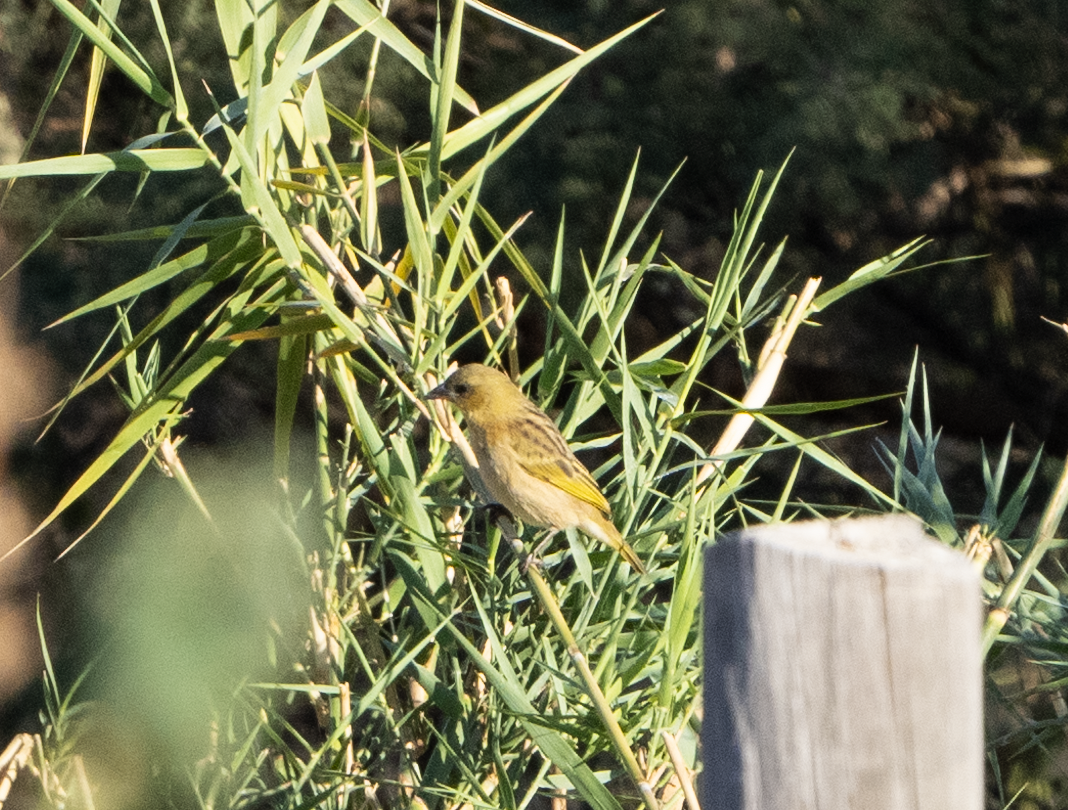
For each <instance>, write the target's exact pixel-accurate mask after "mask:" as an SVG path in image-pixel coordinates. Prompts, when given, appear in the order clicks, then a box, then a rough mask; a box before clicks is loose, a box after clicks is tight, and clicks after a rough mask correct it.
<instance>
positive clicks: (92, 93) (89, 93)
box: [82, 0, 122, 153]
mask: <svg viewBox="0 0 1068 810" xmlns="http://www.w3.org/2000/svg"><path fill="white" fill-rule="evenodd" d="M121 4H122V0H102V2H101V9H100V20H99V21H98V22H97V28H98V29H99V31H100V33H101V35H102V36H104V37H106V38H107V39H108V40H110V39H111V26H112V24H113V23H112V22H111V21H113V20H114V19H115V15H116V14H117V13H118V10H119V6H120V5H121ZM105 18H106V20H105ZM106 64H107V63H106V61H105V57H104V52H103V51H102V50H100V48H98V47H94V48H93V56H92V59H91V60H90V63H89V81H88V83H87V85H86V90H85V115H84V117H83V119H82V152H83V153H84V152H85V144H86V142H87V141H88V140H89V130H90V129H91V128H92V124H93V113H94V111H95V110H96V101H97V97H98V96H99V94H100V83H101V81H102V80H103V78H104V67H105V65H106Z"/></svg>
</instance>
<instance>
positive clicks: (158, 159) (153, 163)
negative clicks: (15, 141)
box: [0, 147, 208, 180]
mask: <svg viewBox="0 0 1068 810" xmlns="http://www.w3.org/2000/svg"><path fill="white" fill-rule="evenodd" d="M207 162H208V153H207V152H204V151H203V150H201V149H193V148H190V147H177V148H173V149H132V150H129V151H125V150H124V151H122V152H108V153H106V154H93V155H69V156H66V157H54V158H44V159H42V160H31V161H29V162H28V163H13V164H11V165H7V166H0V180H4V179H7V178H10V177H57V176H60V175H77V174H101V173H107V172H138V173H140V172H184V171H189V170H190V169H199V168H200V167H201V166H204V165H205V164H206V163H207Z"/></svg>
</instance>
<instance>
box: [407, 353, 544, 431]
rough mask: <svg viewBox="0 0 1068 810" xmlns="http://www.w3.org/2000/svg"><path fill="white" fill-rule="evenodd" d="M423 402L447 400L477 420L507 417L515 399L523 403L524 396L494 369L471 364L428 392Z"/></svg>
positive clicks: (465, 414) (462, 367)
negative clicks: (502, 415) (497, 415)
mask: <svg viewBox="0 0 1068 810" xmlns="http://www.w3.org/2000/svg"><path fill="white" fill-rule="evenodd" d="M426 398H427V399H444V400H447V401H449V402H451V403H452V404H453V405H455V406H456V407H457V408H459V409H460V410H461V411H462V412H463V414H464V416H467V417H469V418H470V417H472V416H474V417H475V418H476V419H478V418H480V417H481V418H486V417H492V416H493V415H495V414H499V413H508V412H509V411H510V410H511V409H512V403H514V402H515V401H516V399H517V398H518V399H519V400H522V399H523V393H522V392H521V391H520V390H519V389H518V388H517V387H516V386H515V384H513V383H512V381H511V380H510V379H508V377H506V376H505V375H504V374H502V373H501V372H499V371H497V370H496V369H492V368H489V367H488V366H484V365H482V364H480V363H470V364H468V365H466V366H461V367H460V368H458V369H457V370H456V371H454V372H453V373H452V374H451V375H449V377H448V379H446V380H445V382H443V383H442V384H441V385H439V386H438V387H437V388H434V389H433V390H431V391H430V392H428V393H427V395H426Z"/></svg>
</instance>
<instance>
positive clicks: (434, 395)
mask: <svg viewBox="0 0 1068 810" xmlns="http://www.w3.org/2000/svg"><path fill="white" fill-rule="evenodd" d="M423 399H449V392H448V391H446V390H445V383H442V384H441V385H439V386H438V387H437V388H432V389H430V390H429V391H427V392H426V394H425V395H424V396H423Z"/></svg>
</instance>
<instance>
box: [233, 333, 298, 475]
mask: <svg viewBox="0 0 1068 810" xmlns="http://www.w3.org/2000/svg"><path fill="white" fill-rule="evenodd" d="M283 324H285V321H283ZM239 334H240V333H239ZM234 337H237V336H236V335H235V336H234ZM307 359H308V341H307V338H306V337H305V336H304V335H285V336H283V337H282V338H281V339H280V340H279V341H278V365H277V368H278V372H277V382H276V384H275V397H274V403H275V407H274V477H275V478H276V479H287V480H288V478H289V444H290V437H291V436H292V435H293V420H294V418H295V417H296V414H297V399H298V397H299V396H300V388H301V383H302V382H303V381H304V366H305V362H306V361H307Z"/></svg>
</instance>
